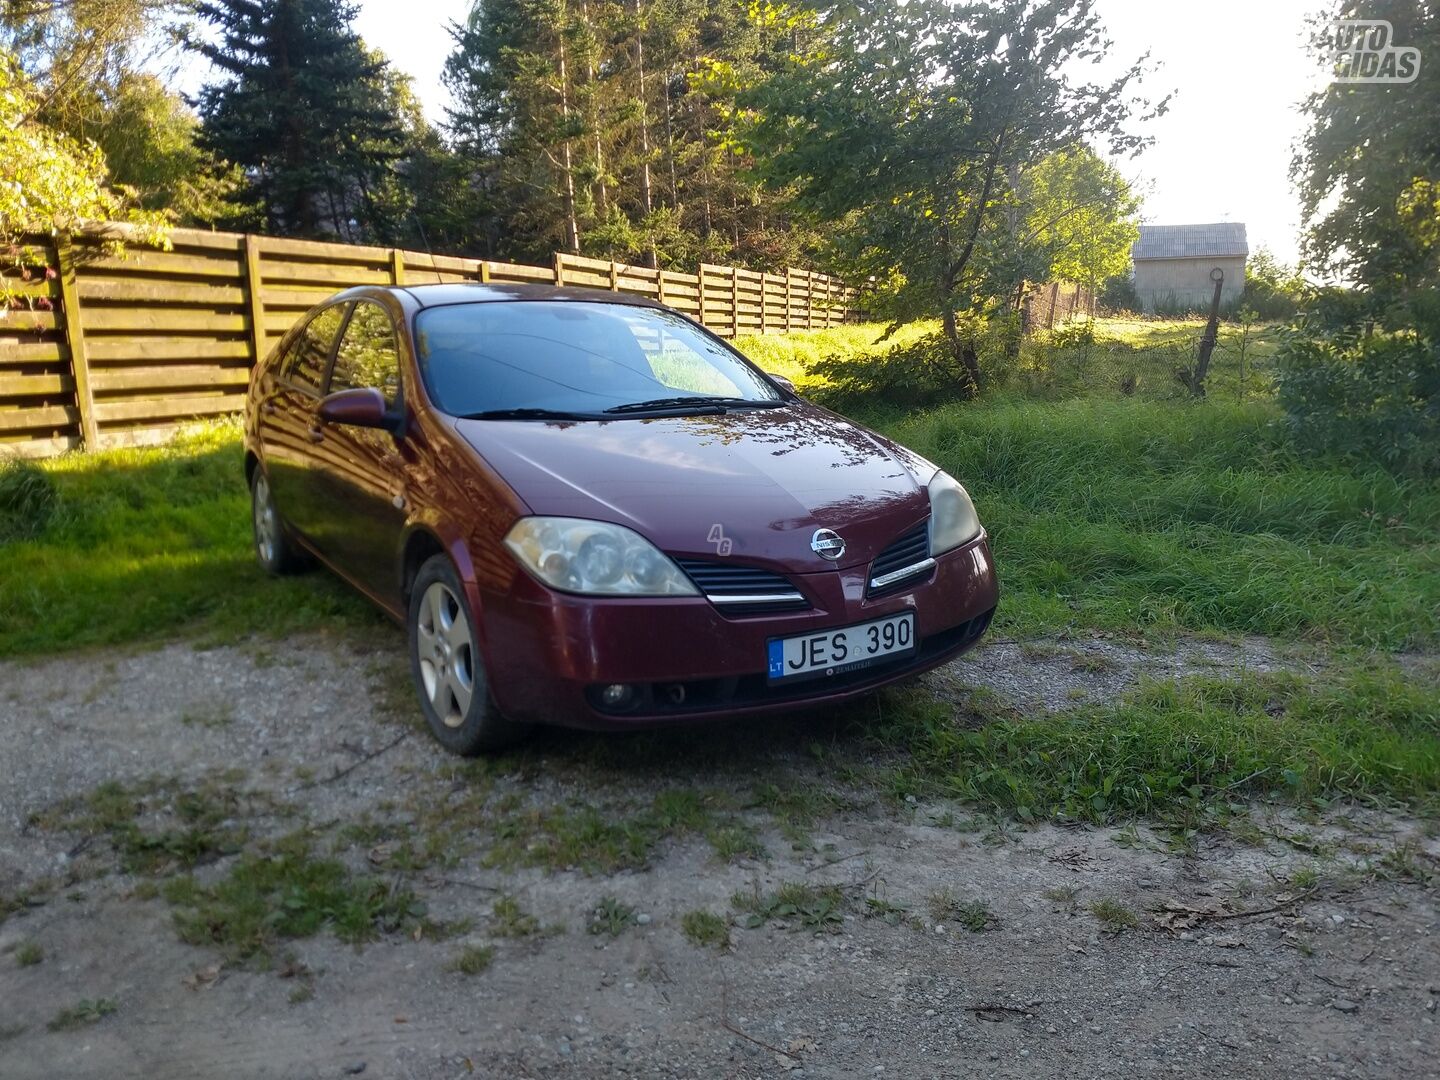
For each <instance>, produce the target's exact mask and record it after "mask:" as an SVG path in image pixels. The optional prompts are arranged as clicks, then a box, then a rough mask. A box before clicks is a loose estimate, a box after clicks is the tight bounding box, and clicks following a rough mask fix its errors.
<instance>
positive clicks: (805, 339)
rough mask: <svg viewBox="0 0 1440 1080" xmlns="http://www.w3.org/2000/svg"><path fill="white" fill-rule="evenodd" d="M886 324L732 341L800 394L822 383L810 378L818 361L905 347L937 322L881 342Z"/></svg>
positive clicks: (916, 325)
mask: <svg viewBox="0 0 1440 1080" xmlns="http://www.w3.org/2000/svg"><path fill="white" fill-rule="evenodd" d="M887 329H888V325H887V324H886V323H857V324H854V325H850V326H835V327H831V328H830V329H829V330H800V331H796V332H795V333H792V334H769V335H765V336H763V337H762V336H760V335H758V334H757V335H751V336H748V337H746V336H742V337H738V338H736V339H735V346H736V348H738V349H739V350H740V351H741V352H743V353H744V354H745V355H746V356H748V357H750V359H751V360H753V361H755V363H756V364H758V365H759V366H760V367H761V368H762V369H763V370H765V371H768V372H771V373H772V374H775V375H783V376H785V378H787V379H789V380H790V381H791V382H793V383H795V385H796V386H797V387H799V388H800V389H801V390H802V391H803V390H805V389H807V388H810V387H814V386H817V385H820V384H821V383H822V382H823V380H820V379H818V378H817V377H816V376H814V375H812V374H810V369H811V368H812V367H814V366H815V364H816V363H817V362H819V361H821V360H826V359H829V358H832V357H852V358H857V359H859V358H864V357H865V356H868V355H872V354H874V353H878V352H886V351H888V350H890V349H893V348H895V347H896V346H897V345H908V344H910V343H912V342H914V341H917V340H919V339H920V338H922V337H925V336H926V335H927V334H933V333H935V332H936V331H938V330H939V329H940V323H939V322H938V321H934V320H931V321H925V322H915V323H907V324H906V325H904V326H902V327H900V328H899V329H898V330H896V331H895V333H894V334H892V335H891V336H890V337H888V338H885V340H883V341H882V340H881V338H883V337H884V335H885V331H886V330H887Z"/></svg>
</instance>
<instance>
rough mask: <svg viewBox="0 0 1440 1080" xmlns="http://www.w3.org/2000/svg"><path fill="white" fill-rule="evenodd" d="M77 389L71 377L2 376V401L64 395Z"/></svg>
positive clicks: (0, 387)
mask: <svg viewBox="0 0 1440 1080" xmlns="http://www.w3.org/2000/svg"><path fill="white" fill-rule="evenodd" d="M73 389H75V380H74V379H72V378H71V377H70V376H69V375H0V400H3V399H6V398H24V397H42V396H44V395H47V394H63V393H66V392H68V391H70V390H73Z"/></svg>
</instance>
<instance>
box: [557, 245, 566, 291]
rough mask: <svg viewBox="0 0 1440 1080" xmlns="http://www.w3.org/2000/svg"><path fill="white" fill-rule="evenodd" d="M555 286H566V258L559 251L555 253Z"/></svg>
mask: <svg viewBox="0 0 1440 1080" xmlns="http://www.w3.org/2000/svg"><path fill="white" fill-rule="evenodd" d="M555 284H556V285H564V284H565V256H564V255H563V254H562V253H560V252H558V251H557V252H555Z"/></svg>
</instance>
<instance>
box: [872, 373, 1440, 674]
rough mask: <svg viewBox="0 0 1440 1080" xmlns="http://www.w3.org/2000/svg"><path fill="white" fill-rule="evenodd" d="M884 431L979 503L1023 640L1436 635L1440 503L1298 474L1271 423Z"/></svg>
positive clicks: (1068, 410)
mask: <svg viewBox="0 0 1440 1080" xmlns="http://www.w3.org/2000/svg"><path fill="white" fill-rule="evenodd" d="M887 427H888V428H889V433H890V434H892V435H893V436H895V437H896V438H897V439H899V440H900V441H901V442H903V443H905V444H906V445H908V446H910V447H912V448H913V449H915V450H917V451H919V452H920V453H922V454H925V455H926V456H928V457H930V458H932V459H933V460H935V461H936V462H937V463H938V464H939V465H940V466H941V467H943V468H945V469H946V470H948V471H949V472H951V473H953V474H954V475H955V476H956V477H958V478H960V479H961V480H962V481H963V482H964V483H966V484H967V485H968V486H969V488H970V491H971V494H972V495H973V496H974V498H975V502H976V504H977V506H978V508H979V510H980V514H981V517H982V520H984V521H985V522H986V523H987V525H988V527H989V528H990V530H991V532H992V535H993V538H994V541H993V542H994V547H995V557H996V564H997V566H998V567H999V569H1000V574H1001V581H1002V583H1003V586H1004V588H1005V590H1006V596H1005V599H1004V600H1003V601H1002V605H1001V610H1002V612H1004V613H1005V617H1006V619H1007V620H1008V622H1009V624H1010V626H1011V628H1012V629H1016V630H1035V631H1038V630H1041V629H1045V630H1054V629H1057V628H1059V627H1062V626H1066V625H1073V624H1078V625H1090V626H1101V627H1112V628H1133V627H1137V626H1138V627H1158V628H1161V629H1165V630H1202V631H1221V632H1230V633H1255V634H1267V635H1275V636H1281V637H1290V638H1313V639H1323V640H1327V641H1332V642H1340V643H1353V644H1363V645H1371V646H1383V647H1388V648H1402V647H1407V646H1421V645H1426V644H1430V643H1433V642H1434V641H1435V640H1436V638H1437V634H1440V555H1437V551H1440V548H1437V543H1440V487H1437V486H1436V485H1433V484H1431V485H1423V484H1417V483H1405V482H1402V481H1399V480H1396V479H1395V478H1394V477H1392V476H1389V475H1387V474H1385V473H1380V472H1364V471H1360V472H1357V471H1353V470H1352V469H1350V468H1347V467H1345V466H1343V465H1339V464H1333V463H1327V462H1317V461H1307V460H1302V459H1300V458H1297V457H1296V456H1295V455H1293V454H1292V453H1290V452H1289V451H1288V450H1287V449H1286V448H1285V446H1284V444H1283V442H1282V439H1281V436H1280V433H1279V431H1278V429H1277V426H1276V424H1275V422H1274V413H1273V410H1272V409H1271V408H1270V407H1269V406H1268V405H1265V404H1250V405H1240V404H1235V403H1228V404H1226V403H1219V402H1214V401H1210V402H1196V403H1188V402H1187V403H1178V404H1177V403H1162V402H1152V401H1140V400H1124V399H1122V400H1104V399H1099V398H1085V399H1073V400H1069V401H1059V402H1037V401H1033V400H1022V399H1013V398H1012V399H1005V400H992V401H989V402H986V403H984V404H983V405H980V406H974V405H955V406H950V407H946V408H941V409H937V410H934V411H932V412H930V413H927V414H925V415H922V416H915V417H910V418H906V419H902V420H899V421H893V422H891V423H889V424H888V425H887Z"/></svg>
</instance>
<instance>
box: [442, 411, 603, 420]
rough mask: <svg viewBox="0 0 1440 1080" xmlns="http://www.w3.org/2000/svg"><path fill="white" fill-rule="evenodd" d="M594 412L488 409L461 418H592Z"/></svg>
mask: <svg viewBox="0 0 1440 1080" xmlns="http://www.w3.org/2000/svg"><path fill="white" fill-rule="evenodd" d="M594 418H595V414H594V413H577V412H561V411H559V410H557V409H488V410H486V411H485V412H476V413H466V414H465V415H464V416H462V417H460V419H461V420H593V419H594Z"/></svg>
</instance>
